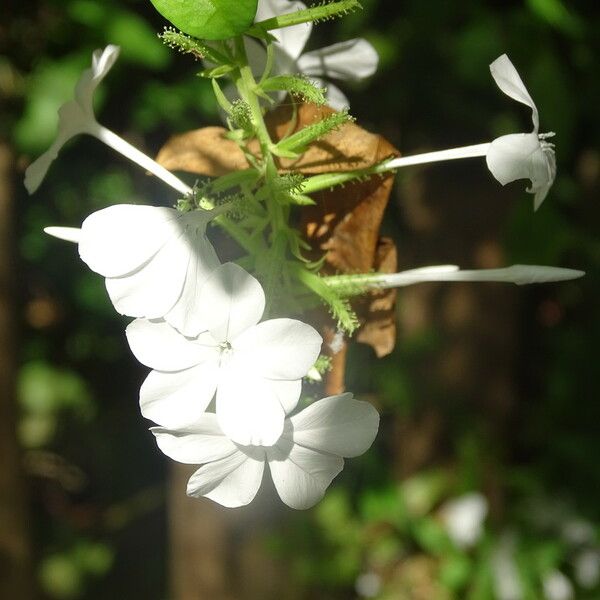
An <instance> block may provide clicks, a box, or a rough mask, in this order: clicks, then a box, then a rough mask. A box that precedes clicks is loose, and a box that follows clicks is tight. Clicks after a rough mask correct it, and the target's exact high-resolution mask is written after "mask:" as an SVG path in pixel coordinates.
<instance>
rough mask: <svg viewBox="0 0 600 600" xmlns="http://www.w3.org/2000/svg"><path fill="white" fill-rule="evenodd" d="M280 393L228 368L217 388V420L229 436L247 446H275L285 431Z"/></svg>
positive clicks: (247, 374) (255, 379) (252, 375)
mask: <svg viewBox="0 0 600 600" xmlns="http://www.w3.org/2000/svg"><path fill="white" fill-rule="evenodd" d="M277 392H278V390H276V389H275V388H273V387H272V386H271V385H270V384H269V382H268V381H265V380H264V379H262V378H261V377H257V376H256V375H254V374H252V373H248V372H244V371H243V370H237V369H234V368H225V369H222V370H221V379H220V381H219V387H218V389H217V418H218V420H219V425H220V426H221V429H222V430H223V432H224V433H225V435H226V436H227V437H229V438H230V439H232V440H233V441H234V442H236V443H237V444H241V445H243V446H272V445H273V444H274V443H275V442H276V441H277V440H278V439H279V438H280V437H281V434H282V432H283V422H284V419H285V411H284V409H283V406H282V404H281V401H280V399H279V395H278V393H277Z"/></svg>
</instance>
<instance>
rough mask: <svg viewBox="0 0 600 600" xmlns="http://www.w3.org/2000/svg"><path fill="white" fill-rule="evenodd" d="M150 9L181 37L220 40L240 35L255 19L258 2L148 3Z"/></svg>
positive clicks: (154, 0)
mask: <svg viewBox="0 0 600 600" xmlns="http://www.w3.org/2000/svg"><path fill="white" fill-rule="evenodd" d="M150 1H151V2H152V4H153V5H154V8H156V10H157V11H158V12H159V13H160V14H161V15H162V16H163V17H165V19H167V20H169V21H170V22H171V23H173V25H175V27H177V28H178V29H181V31H183V32H184V33H187V34H189V35H193V36H194V37H197V38H201V39H205V40H224V39H227V38H230V37H234V36H236V35H239V34H241V33H244V32H245V31H246V30H247V29H248V28H249V27H250V25H252V22H253V21H254V16H255V15H256V5H257V3H258V0H150Z"/></svg>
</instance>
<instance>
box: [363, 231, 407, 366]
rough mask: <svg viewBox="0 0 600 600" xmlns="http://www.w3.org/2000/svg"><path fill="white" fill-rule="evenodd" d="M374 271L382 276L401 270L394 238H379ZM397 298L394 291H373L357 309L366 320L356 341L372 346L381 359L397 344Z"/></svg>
mask: <svg viewBox="0 0 600 600" xmlns="http://www.w3.org/2000/svg"><path fill="white" fill-rule="evenodd" d="M374 268H375V270H376V271H377V272H379V273H395V272H396V271H397V270H398V252H397V250H396V244H395V243H394V241H393V240H392V239H391V238H387V237H383V238H379V241H378V243H377V250H376V252H375V265H374ZM396 296H397V290H395V289H389V290H378V291H375V290H374V291H372V292H371V293H370V294H369V295H368V296H366V297H365V298H363V299H362V301H361V302H360V304H359V305H358V306H357V307H356V310H357V312H358V314H359V316H360V317H362V318H363V319H364V323H363V325H362V326H361V328H360V329H359V331H358V334H357V336H356V339H357V341H359V342H361V343H363V344H368V345H369V346H371V347H372V348H373V349H374V350H375V354H377V356H378V357H380V358H381V357H382V356H386V355H388V354H389V353H390V352H391V351H392V350H393V349H394V345H395V343H396V316H395V312H394V307H395V305H396Z"/></svg>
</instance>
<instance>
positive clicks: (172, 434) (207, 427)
mask: <svg viewBox="0 0 600 600" xmlns="http://www.w3.org/2000/svg"><path fill="white" fill-rule="evenodd" d="M378 427H379V415H378V413H377V411H376V410H375V409H374V408H373V406H371V405H370V404H369V403H368V402H361V401H358V400H354V399H353V398H352V394H342V395H339V396H331V397H329V398H323V399H322V400H319V401H317V402H315V403H314V404H311V405H310V406H308V407H307V408H305V409H304V410H302V411H301V412H299V413H297V414H296V415H294V416H292V417H288V418H286V420H285V427H284V428H283V432H282V434H281V436H280V437H279V439H278V440H277V441H276V443H275V444H274V445H272V446H270V447H268V448H263V447H259V446H242V445H238V444H235V443H234V442H232V441H231V440H230V439H229V438H228V437H226V436H225V435H224V434H223V432H222V430H221V428H220V427H219V423H218V419H217V417H216V415H214V414H213V413H204V414H203V415H202V416H201V418H199V419H198V421H197V422H196V423H195V424H194V425H193V426H191V427H189V428H186V429H180V430H169V429H165V428H162V427H154V428H152V432H153V433H154V435H155V436H156V441H157V444H158V446H159V448H160V449H161V450H162V451H163V452H164V453H165V454H166V455H167V456H169V457H171V458H172V459H174V460H176V461H178V462H182V463H188V464H203V466H202V467H200V468H199V469H198V470H197V471H196V472H195V473H194V474H193V475H192V476H191V478H190V480H189V482H188V487H187V493H188V495H189V496H194V497H199V496H206V497H207V498H210V499H211V500H214V501H215V502H218V503H219V504H222V505H223V506H228V507H236V506H244V505H246V504H248V503H250V502H252V500H253V499H254V497H255V495H256V493H257V491H258V488H259V487H260V484H261V481H262V476H263V471H264V465H265V462H267V463H268V464H269V469H270V471H271V476H272V478H273V483H274V484H275V488H276V490H277V493H278V494H279V497H280V498H281V500H282V501H283V502H285V504H287V505H288V506H290V507H291V508H296V509H305V508H310V507H311V506H313V505H314V504H316V503H317V502H318V501H319V500H320V499H321V498H322V497H323V495H324V494H325V491H326V489H327V487H328V486H329V484H330V483H331V481H332V480H333V478H334V477H335V476H336V475H337V474H338V473H339V472H340V471H341V470H342V469H343V467H344V458H343V457H345V458H350V457H354V456H359V455H360V454H363V453H364V452H366V451H367V450H368V449H369V447H370V446H371V444H372V443H373V440H374V439H375V436H376V435H377V429H378Z"/></svg>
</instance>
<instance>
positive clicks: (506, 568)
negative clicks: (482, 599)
mask: <svg viewBox="0 0 600 600" xmlns="http://www.w3.org/2000/svg"><path fill="white" fill-rule="evenodd" d="M515 546H516V542H515V536H514V534H512V533H504V534H502V536H501V537H500V540H499V542H498V544H497V546H496V548H495V549H494V551H493V553H492V559H491V567H492V574H493V582H494V593H495V597H496V598H497V599H498V600H522V599H523V597H524V594H523V584H522V582H521V576H520V574H519V568H518V566H517V564H516V562H515Z"/></svg>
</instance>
